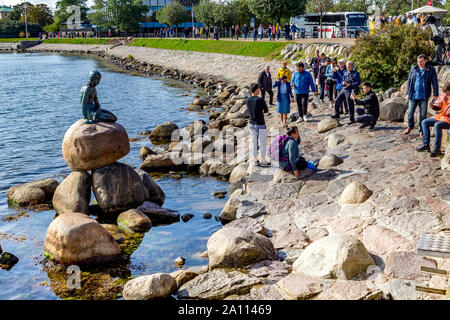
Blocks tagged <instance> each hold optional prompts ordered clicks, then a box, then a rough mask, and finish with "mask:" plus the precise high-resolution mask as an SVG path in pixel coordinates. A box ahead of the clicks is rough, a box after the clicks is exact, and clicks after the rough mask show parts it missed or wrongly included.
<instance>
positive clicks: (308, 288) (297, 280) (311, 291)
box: [277, 272, 323, 300]
mask: <svg viewBox="0 0 450 320" xmlns="http://www.w3.org/2000/svg"><path fill="white" fill-rule="evenodd" d="M277 286H278V288H279V289H280V290H282V291H283V292H284V293H285V294H287V295H289V296H290V297H292V299H295V300H307V299H310V298H312V297H314V296H315V295H317V294H319V293H320V292H322V291H323V284H322V282H321V280H320V279H318V278H315V277H311V276H309V275H306V274H303V273H300V272H295V273H291V274H290V275H288V276H287V277H285V278H283V279H281V280H280V281H278V282H277Z"/></svg>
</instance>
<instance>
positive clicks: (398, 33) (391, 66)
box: [352, 24, 434, 90]
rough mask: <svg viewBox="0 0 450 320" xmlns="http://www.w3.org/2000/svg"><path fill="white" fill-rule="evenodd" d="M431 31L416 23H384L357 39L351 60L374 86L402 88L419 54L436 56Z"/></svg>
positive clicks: (363, 76) (363, 77) (379, 87)
mask: <svg viewBox="0 0 450 320" xmlns="http://www.w3.org/2000/svg"><path fill="white" fill-rule="evenodd" d="M430 39H431V33H430V32H429V31H428V30H427V31H423V30H422V29H421V28H419V27H415V26H414V25H400V26H395V25H393V24H385V25H383V27H382V28H381V29H379V30H376V31H375V32H374V34H372V35H365V36H363V37H361V38H358V39H356V41H355V45H354V47H353V50H352V59H353V60H354V62H355V63H356V67H357V68H358V71H359V72H360V74H361V78H362V79H363V80H367V81H370V82H371V83H372V84H373V86H374V88H378V89H383V90H386V89H388V88H391V87H397V88H398V87H400V86H401V85H402V84H403V82H405V81H406V80H407V79H408V75H409V71H410V69H411V67H412V66H413V65H414V64H416V59H417V56H418V55H419V54H422V53H423V54H425V55H427V56H429V57H430V58H432V57H433V55H434V43H433V42H432V41H431V40H430Z"/></svg>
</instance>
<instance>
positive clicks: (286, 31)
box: [284, 22, 291, 41]
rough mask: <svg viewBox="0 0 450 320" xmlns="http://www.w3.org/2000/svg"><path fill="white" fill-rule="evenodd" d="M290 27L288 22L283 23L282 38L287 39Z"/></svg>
mask: <svg viewBox="0 0 450 320" xmlns="http://www.w3.org/2000/svg"><path fill="white" fill-rule="evenodd" d="M290 31H291V28H290V26H289V23H287V22H286V23H285V24H284V40H286V41H288V40H289V36H290Z"/></svg>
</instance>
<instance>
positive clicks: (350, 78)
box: [331, 61, 361, 124]
mask: <svg viewBox="0 0 450 320" xmlns="http://www.w3.org/2000/svg"><path fill="white" fill-rule="evenodd" d="M360 85H361V77H360V75H359V72H358V71H357V70H356V68H355V66H354V64H353V62H352V61H347V70H346V71H344V77H343V81H342V90H341V92H340V93H339V94H338V96H337V97H336V102H335V105H334V111H335V113H334V115H332V116H331V117H332V118H334V119H339V117H340V116H339V113H340V112H339V111H340V110H341V109H342V104H343V103H344V100H346V101H347V106H348V109H349V115H350V123H349V124H352V123H355V104H354V102H353V100H352V99H351V98H350V95H351V94H352V93H353V92H354V93H355V94H358V91H359V86H360Z"/></svg>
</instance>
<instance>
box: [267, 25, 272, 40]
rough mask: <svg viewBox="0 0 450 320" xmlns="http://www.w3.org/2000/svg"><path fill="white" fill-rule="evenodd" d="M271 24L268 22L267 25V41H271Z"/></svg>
mask: <svg viewBox="0 0 450 320" xmlns="http://www.w3.org/2000/svg"><path fill="white" fill-rule="evenodd" d="M272 32H273V31H272V25H271V24H269V27H268V28H267V35H268V36H269V41H272Z"/></svg>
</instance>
